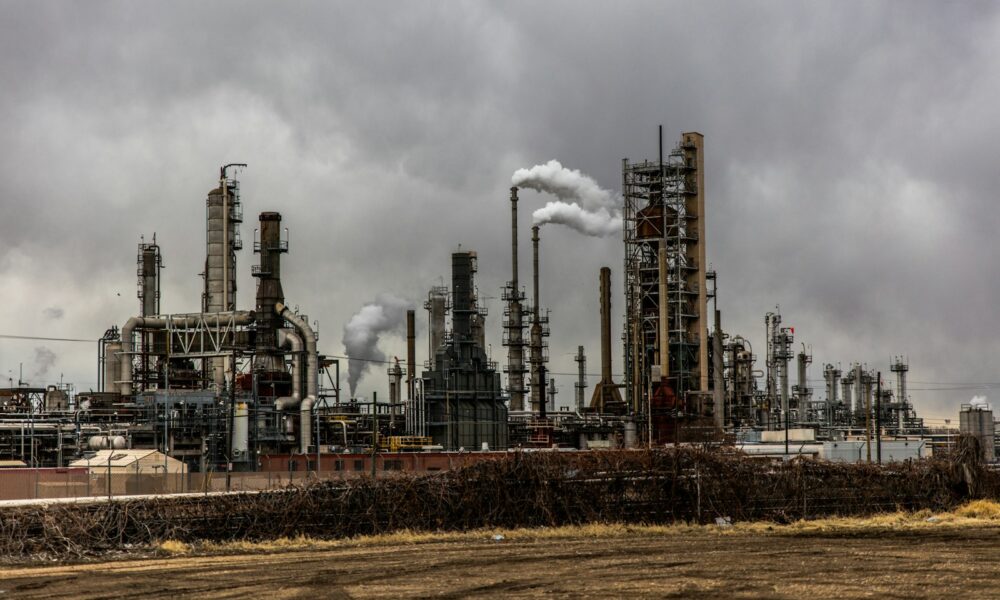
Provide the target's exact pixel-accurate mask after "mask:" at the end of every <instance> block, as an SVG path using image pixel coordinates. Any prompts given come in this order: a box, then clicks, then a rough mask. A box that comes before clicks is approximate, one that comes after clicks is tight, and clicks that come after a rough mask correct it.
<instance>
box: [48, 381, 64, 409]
mask: <svg viewBox="0 0 1000 600" xmlns="http://www.w3.org/2000/svg"><path fill="white" fill-rule="evenodd" d="M68 408H69V396H68V395H67V394H66V392H64V391H62V390H60V389H58V388H56V387H55V386H49V389H48V390H46V392H45V410H48V411H56V410H67V409H68Z"/></svg>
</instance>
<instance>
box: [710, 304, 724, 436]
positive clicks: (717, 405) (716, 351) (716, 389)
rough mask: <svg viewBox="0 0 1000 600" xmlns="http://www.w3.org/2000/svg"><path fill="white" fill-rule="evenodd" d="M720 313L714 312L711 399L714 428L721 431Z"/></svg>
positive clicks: (722, 404)
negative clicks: (712, 402)
mask: <svg viewBox="0 0 1000 600" xmlns="http://www.w3.org/2000/svg"><path fill="white" fill-rule="evenodd" d="M722 352H723V350H722V311H720V310H718V309H716V310H715V335H713V336H712V373H713V376H714V377H713V379H714V381H713V385H712V388H713V390H712V398H713V401H714V412H713V413H712V414H713V416H714V417H715V426H716V427H717V428H719V429H722V428H723V427H725V425H726V406H725V402H726V401H725V399H726V382H725V379H723V377H722V369H723V366H722Z"/></svg>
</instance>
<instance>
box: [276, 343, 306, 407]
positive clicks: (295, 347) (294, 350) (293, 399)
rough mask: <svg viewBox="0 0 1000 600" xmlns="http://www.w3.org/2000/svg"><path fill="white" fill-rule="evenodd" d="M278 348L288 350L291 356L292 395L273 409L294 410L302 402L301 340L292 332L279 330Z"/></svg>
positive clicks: (284, 398) (279, 400)
mask: <svg viewBox="0 0 1000 600" xmlns="http://www.w3.org/2000/svg"><path fill="white" fill-rule="evenodd" d="M278 347H279V348H288V349H289V350H290V351H291V354H292V395H291V396H283V397H281V398H278V399H277V400H276V401H275V402H274V408H275V409H277V410H279V411H280V410H288V409H290V408H295V407H297V406H298V405H299V403H300V402H302V338H301V337H299V334H297V333H295V332H294V331H291V330H288V329H279V330H278Z"/></svg>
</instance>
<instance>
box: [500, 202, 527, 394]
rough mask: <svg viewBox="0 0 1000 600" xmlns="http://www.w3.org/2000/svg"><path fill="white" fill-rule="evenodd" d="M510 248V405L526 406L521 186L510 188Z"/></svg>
mask: <svg viewBox="0 0 1000 600" xmlns="http://www.w3.org/2000/svg"><path fill="white" fill-rule="evenodd" d="M510 250H511V261H510V264H511V270H512V273H511V278H510V285H509V287H508V288H507V290H506V292H505V296H506V297H505V298H504V300H506V301H507V315H506V321H505V323H504V328H505V329H506V330H507V335H506V339H504V345H506V346H507V391H508V393H509V394H510V409H511V410H514V411H519V410H524V320H523V308H522V305H521V301H522V300H523V296H522V295H521V287H520V284H519V283H518V279H517V188H516V187H512V188H510Z"/></svg>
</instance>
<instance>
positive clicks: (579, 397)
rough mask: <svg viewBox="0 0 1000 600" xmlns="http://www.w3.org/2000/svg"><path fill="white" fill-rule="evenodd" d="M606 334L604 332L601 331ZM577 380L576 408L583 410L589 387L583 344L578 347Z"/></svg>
mask: <svg viewBox="0 0 1000 600" xmlns="http://www.w3.org/2000/svg"><path fill="white" fill-rule="evenodd" d="M601 335H602V336H603V335H604V332H603V331H602V332H601ZM574 360H576V364H577V369H578V373H577V380H576V410H577V412H583V394H584V390H585V389H587V357H586V356H585V355H584V354H583V346H577V347H576V358H575V359H574Z"/></svg>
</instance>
